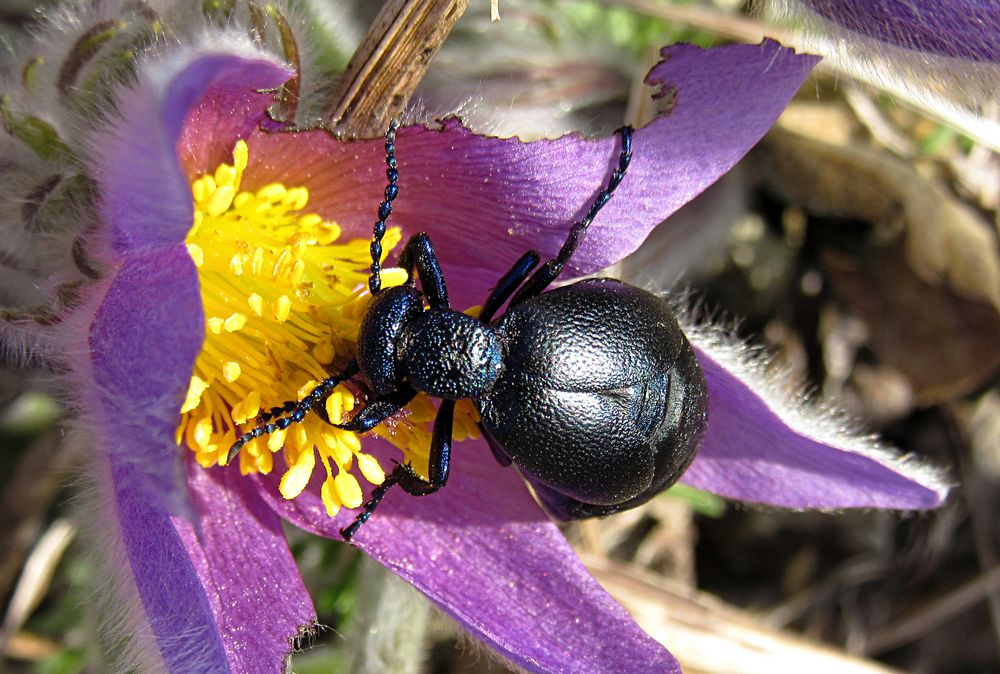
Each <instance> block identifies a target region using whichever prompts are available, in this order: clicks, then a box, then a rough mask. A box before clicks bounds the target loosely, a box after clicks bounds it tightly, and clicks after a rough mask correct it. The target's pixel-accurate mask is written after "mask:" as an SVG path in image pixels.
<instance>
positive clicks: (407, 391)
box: [324, 384, 417, 433]
mask: <svg viewBox="0 0 1000 674" xmlns="http://www.w3.org/2000/svg"><path fill="white" fill-rule="evenodd" d="M416 395H417V392H416V391H415V390H414V389H413V387H411V386H408V385H406V384H403V385H402V386H400V387H399V388H398V389H396V390H395V391H391V392H389V393H386V394H385V395H380V396H378V397H377V398H372V399H371V400H369V401H368V403H367V404H366V405H365V406H364V407H363V408H362V409H361V411H360V412H358V413H357V414H355V415H354V417H352V418H351V420H350V421H347V422H345V423H342V424H334V423H330V420H329V419H324V421H327V422H328V423H330V425H331V426H336V427H337V428H340V429H342V430H345V431H354V432H356V433H363V432H365V431H370V430H371V429H373V428H375V427H376V426H378V425H379V424H380V423H382V422H383V421H385V420H386V419H388V418H389V417H391V416H392V415H393V414H395V413H396V412H398V411H399V410H401V409H403V408H404V407H405V406H406V404H407V403H409V402H410V401H411V400H413V398H414V397H415V396H416Z"/></svg>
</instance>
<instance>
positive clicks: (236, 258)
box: [229, 253, 243, 276]
mask: <svg viewBox="0 0 1000 674" xmlns="http://www.w3.org/2000/svg"><path fill="white" fill-rule="evenodd" d="M229 271H230V272H231V273H232V275H233V276H242V275H243V255H242V254H241V253H234V254H233V256H232V257H230V258H229Z"/></svg>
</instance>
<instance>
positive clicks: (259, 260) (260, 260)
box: [250, 247, 264, 276]
mask: <svg viewBox="0 0 1000 674" xmlns="http://www.w3.org/2000/svg"><path fill="white" fill-rule="evenodd" d="M250 269H251V270H253V275H254V276H260V273H261V272H262V271H264V249H263V248H259V247H258V248H255V249H254V251H253V260H252V261H251V264H250Z"/></svg>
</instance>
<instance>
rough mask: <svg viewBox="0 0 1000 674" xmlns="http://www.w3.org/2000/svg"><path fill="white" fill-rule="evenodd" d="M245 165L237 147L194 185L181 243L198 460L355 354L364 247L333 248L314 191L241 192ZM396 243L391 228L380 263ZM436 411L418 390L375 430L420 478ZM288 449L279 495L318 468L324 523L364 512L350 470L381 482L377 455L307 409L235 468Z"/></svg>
mask: <svg viewBox="0 0 1000 674" xmlns="http://www.w3.org/2000/svg"><path fill="white" fill-rule="evenodd" d="M248 162H249V150H248V147H247V144H246V143H245V142H244V141H242V140H241V141H238V142H237V143H236V146H235V148H234V149H233V164H232V165H229V164H222V165H221V166H219V167H218V168H217V169H216V170H215V172H214V173H213V174H205V175H201V176H199V177H198V178H196V179H195V180H194V182H193V183H192V184H191V192H192V195H193V198H194V223H193V226H192V227H191V231H190V232H189V233H188V236H187V239H186V243H187V247H188V252H189V253H190V254H191V259H192V260H194V263H195V265H196V266H197V268H198V278H199V282H200V285H201V296H202V303H203V306H204V310H205V317H206V320H205V323H206V330H205V342H204V345H203V346H202V351H201V354H200V355H199V356H198V359H197V361H196V363H195V367H194V373H193V375H192V377H191V385H190V388H189V390H188V395H187V398H186V400H185V401H184V405H183V407H182V408H181V423H180V425H179V426H178V428H177V442H178V444H180V443H181V442H183V443H185V444H186V445H187V446H188V447H189V448H190V449H191V450H193V451H194V453H195V457H196V459H197V461H198V463H200V464H201V465H202V466H205V467H209V466H212V465H222V464H223V463H224V462H225V459H226V454H227V452H228V451H229V448H230V446H232V444H233V442H234V441H235V440H236V438H237V437H238V436H239V435H241V434H242V433H243V432H245V431H247V430H249V429H250V428H253V426H254V425H255V419H256V417H257V415H258V414H259V413H260V411H261V410H266V409H270V408H271V407H275V406H280V405H281V404H282V403H284V402H285V401H287V400H293V399H294V400H300V399H302V398H303V397H305V396H306V395H307V394H308V393H309V392H310V391H311V390H312V389H313V388H314V387H315V386H316V384H317V383H318V382H319V381H321V380H323V379H325V378H326V377H328V376H330V374H331V373H334V372H336V371H337V370H338V369H339V368H340V367H341V366H343V365H344V364H346V363H347V361H349V360H350V358H351V357H353V355H354V353H355V350H356V340H357V335H358V328H359V326H360V323H361V319H362V318H363V317H364V314H365V310H366V309H367V307H368V303H369V301H370V299H371V296H370V295H369V294H368V291H367V286H366V282H367V279H368V267H369V266H370V264H371V258H370V253H369V243H368V241H367V240H364V239H356V240H352V241H349V242H346V243H342V242H340V241H339V238H340V227H339V226H338V225H337V224H336V223H335V222H331V221H329V220H324V219H323V218H322V217H321V216H319V215H317V214H315V213H309V212H306V211H305V207H306V205H307V204H308V201H309V191H308V190H307V189H306V188H304V187H286V186H285V185H282V184H278V183H272V184H270V185H266V186H264V187H261V188H260V189H258V190H257V191H256V192H249V191H240V183H241V180H242V177H243V172H244V170H245V169H246V167H247V164H248ZM400 239H401V233H400V231H399V228H391V229H389V230H388V231H387V232H386V235H385V239H384V240H383V250H384V251H385V253H384V254H383V260H384V258H385V257H386V256H388V253H389V250H390V249H392V248H393V247H395V246H396V245H397V244H398V243H399V241H400ZM405 280H406V273H405V272H404V271H403V270H402V269H386V270H383V272H382V284H383V287H390V286H394V285H399V284H401V283H403V282H404V281H405ZM355 404H356V395H355V393H354V392H352V390H351V389H349V388H348V387H346V386H343V385H342V386H338V387H337V388H336V389H335V390H334V391H333V393H332V394H331V395H330V397H329V398H328V399H327V401H326V412H327V414H328V416H329V418H330V420H331V421H334V422H340V421H341V420H342V419H343V418H344V416H345V414H346V413H348V412H350V411H351V410H352V409H353V408H354V406H355ZM434 414H435V410H434V406H433V404H432V403H431V402H430V400H429V399H428V398H427V397H426V396H423V395H421V396H418V397H417V398H416V399H415V400H414V401H413V403H411V404H410V405H409V407H408V409H407V412H405V413H403V414H400V415H399V416H398V417H397V418H394V419H393V423H392V424H391V425H383V426H380V427H378V428H377V429H375V430H374V431H373V433H374V434H376V435H378V436H381V437H383V438H385V439H387V440H388V441H389V442H391V443H392V444H394V445H395V446H396V447H398V448H399V449H400V450H402V452H403V455H404V460H405V461H407V462H409V463H411V464H412V465H413V467H414V469H415V470H416V471H417V472H418V473H420V474H421V475H423V476H425V477H426V475H427V460H428V452H429V448H430V438H431V435H430V430H429V428H428V423H429V422H432V421H433V419H434ZM476 421H478V417H477V415H476V412H475V409H474V408H473V407H472V405H471V404H470V403H469V401H463V402H462V403H460V404H459V405H458V406H457V407H456V417H455V439H456V440H460V439H464V438H466V437H470V436H471V437H478V428H477V427H476ZM278 450H281V451H283V453H284V459H285V464H286V466H288V469H287V470H286V472H285V474H284V475H283V476H282V478H281V484H280V491H281V494H282V495H283V496H284V497H285V498H288V499H291V498H295V497H296V496H298V495H299V494H300V493H302V491H303V490H304V489H305V487H306V485H307V484H308V483H309V480H310V478H311V476H312V473H313V471H314V470H315V468H316V457H317V455H318V457H319V461H320V463H321V464H322V466H323V469H324V470H325V471H326V480H325V481H324V483H323V487H322V490H321V496H322V499H323V503H324V504H325V506H326V510H327V513H329V514H330V516H333V515H335V514H336V513H337V512H338V511H339V510H340V508H341V507H342V506H344V507H348V508H357V507H359V506H360V505H361V504H362V501H363V498H364V497H363V494H362V489H361V485H360V483H359V482H358V479H357V477H356V476H355V474H354V470H353V469H354V467H355V465H356V466H357V469H358V472H360V474H361V476H362V477H363V478H364V479H365V480H367V481H368V482H369V483H371V484H381V483H382V482H383V481H384V479H385V472H384V470H383V468H382V466H381V465H380V464H379V461H378V460H377V459H376V458H375V457H374V456H372V455H371V454H369V453H366V452H365V451H363V443H362V440H361V438H360V437H359V436H358V435H357V434H355V433H353V432H350V431H343V430H340V429H338V428H335V427H333V426H330V425H329V424H326V423H325V422H323V421H322V420H321V419H320V418H319V417H318V416H317V415H315V414H310V415H307V416H306V418H305V419H304V420H303V421H302V422H301V423H298V424H293V425H292V426H290V427H289V428H288V429H287V430H280V431H277V432H275V433H273V434H271V435H269V436H265V437H262V438H258V439H255V440H252V441H251V442H248V443H247V444H246V445H245V446H244V447H243V450H242V452H241V453H240V455H239V456H240V471H241V472H242V473H243V474H244V475H248V474H251V473H265V474H266V473H269V472H270V471H271V470H272V468H273V460H272V454H273V453H274V452H276V451H278Z"/></svg>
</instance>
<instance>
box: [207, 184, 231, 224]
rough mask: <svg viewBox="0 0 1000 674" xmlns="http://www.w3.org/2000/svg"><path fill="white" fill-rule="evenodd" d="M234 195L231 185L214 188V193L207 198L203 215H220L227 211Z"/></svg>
mask: <svg viewBox="0 0 1000 674" xmlns="http://www.w3.org/2000/svg"><path fill="white" fill-rule="evenodd" d="M235 195H236V190H235V189H233V186H232V185H223V186H221V187H217V188H215V191H213V192H212V194H211V195H210V196H209V197H208V201H206V202H205V209H204V210H205V213H206V214H207V215H210V216H216V215H222V214H223V213H225V212H226V211H227V210H229V207H230V206H231V205H232V203H233V197H234V196H235Z"/></svg>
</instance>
